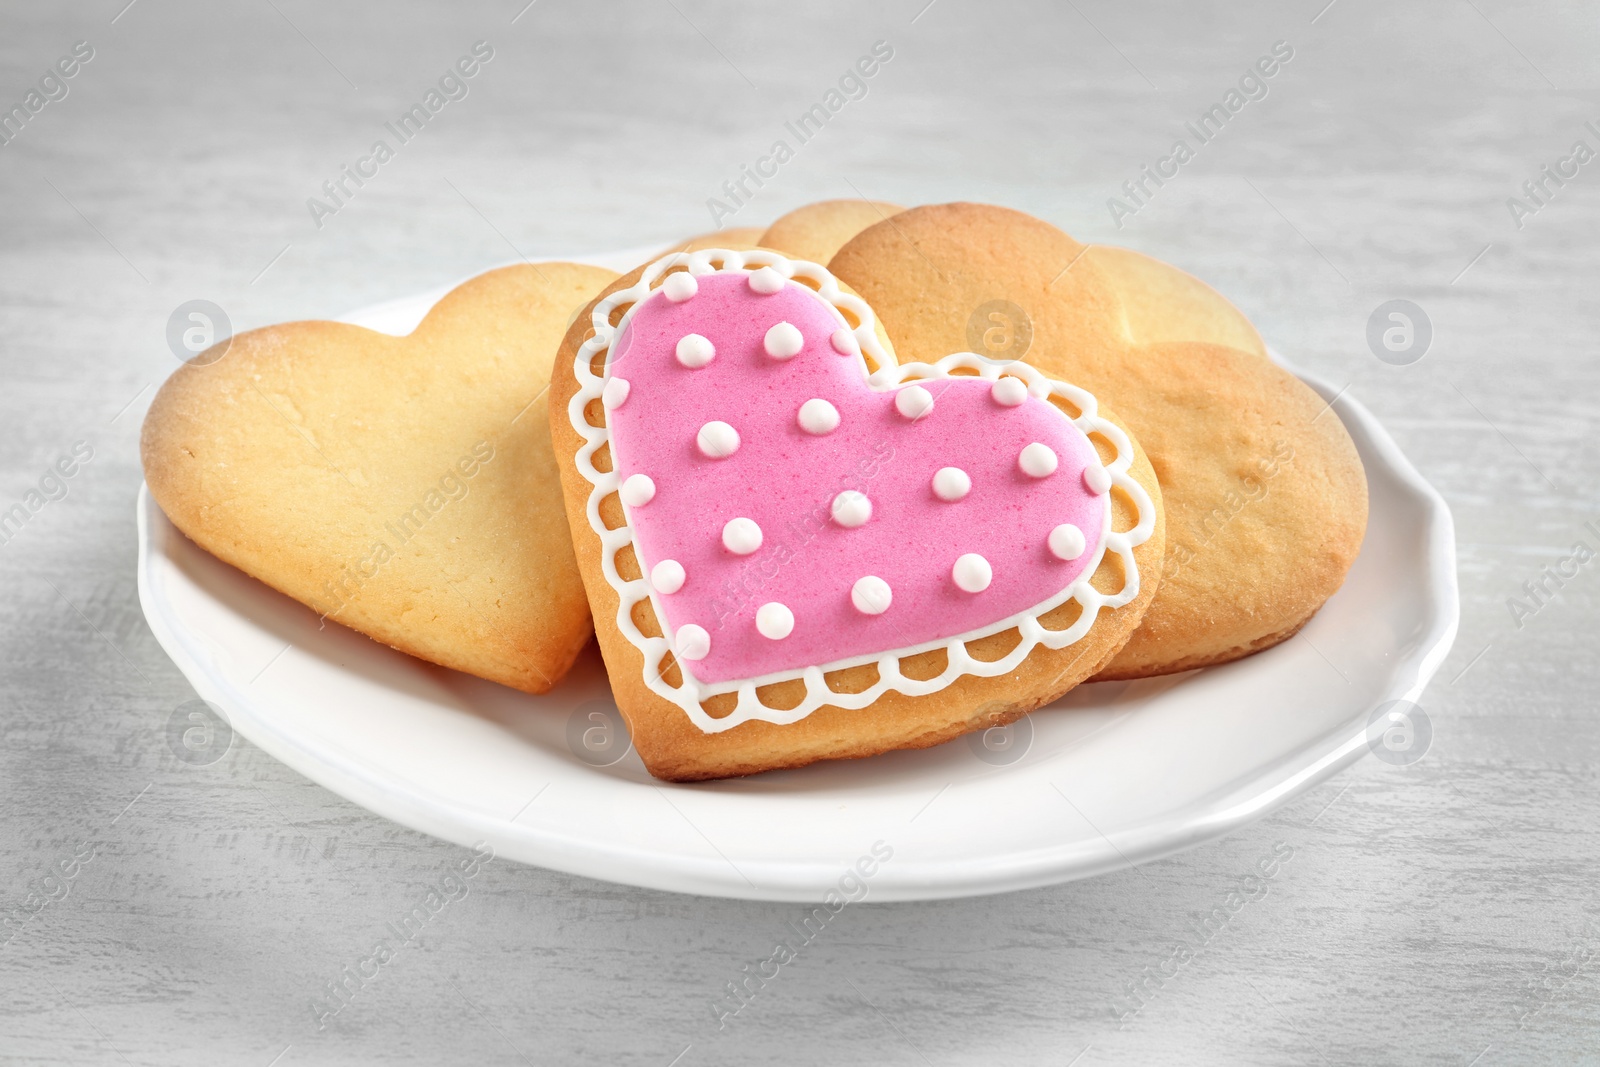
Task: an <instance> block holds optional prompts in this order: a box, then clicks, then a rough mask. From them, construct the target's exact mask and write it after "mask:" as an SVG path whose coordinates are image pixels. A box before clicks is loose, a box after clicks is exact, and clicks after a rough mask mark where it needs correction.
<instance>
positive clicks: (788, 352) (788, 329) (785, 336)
mask: <svg viewBox="0 0 1600 1067" xmlns="http://www.w3.org/2000/svg"><path fill="white" fill-rule="evenodd" d="M765 269H766V268H765V267H763V268H762V270H765ZM805 343H806V339H805V338H804V337H802V336H800V329H799V327H797V326H795V324H794V323H792V322H780V323H778V324H777V325H776V326H774V327H772V329H770V330H768V331H767V336H766V339H765V340H764V341H762V343H761V347H762V348H764V349H766V352H767V355H769V356H771V357H772V358H773V359H793V358H794V357H795V356H797V355H799V354H800V349H801V348H803V347H805Z"/></svg>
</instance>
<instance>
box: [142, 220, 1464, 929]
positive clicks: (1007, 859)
mask: <svg viewBox="0 0 1600 1067" xmlns="http://www.w3.org/2000/svg"><path fill="white" fill-rule="evenodd" d="M632 254H633V250H628V251H627V252H623V253H614V254H612V255H610V256H607V257H584V258H585V259H586V260H588V261H590V262H594V261H595V260H597V259H600V258H605V259H609V260H611V261H612V262H616V261H618V260H621V259H623V258H625V257H626V256H629V255H632ZM445 291H448V290H445ZM433 292H434V291H433V290H430V291H428V292H426V293H418V294H416V295H414V296H412V297H402V298H400V299H398V300H393V301H386V302H384V303H383V304H379V305H373V306H371V307H369V308H366V309H362V310H359V311H356V312H352V313H350V314H348V315H345V316H341V321H349V320H352V319H357V318H360V317H363V316H365V315H368V314H371V313H373V312H374V311H376V310H377V309H379V308H388V307H391V306H397V305H400V304H403V303H406V302H408V301H416V300H419V299H420V298H422V297H424V296H429V295H432V294H433ZM1268 352H1269V354H1270V355H1271V357H1272V359H1273V361H1274V362H1275V363H1277V364H1278V365H1279V366H1281V367H1283V368H1284V369H1285V370H1287V371H1289V372H1290V373H1292V374H1294V375H1296V377H1298V378H1300V379H1301V380H1302V381H1304V382H1305V383H1306V384H1307V385H1309V386H1310V387H1311V388H1312V389H1314V390H1316V391H1317V392H1318V393H1319V394H1320V395H1321V396H1322V397H1323V398H1324V399H1325V400H1327V401H1328V404H1329V407H1330V409H1331V410H1333V412H1334V413H1335V415H1336V416H1338V417H1339V418H1340V419H1341V420H1342V421H1343V422H1344V423H1345V424H1346V426H1347V427H1349V426H1351V424H1352V421H1353V422H1354V423H1355V424H1356V425H1358V426H1359V428H1360V430H1361V432H1362V434H1364V436H1365V437H1366V439H1367V440H1368V441H1369V442H1370V443H1371V446H1372V448H1373V450H1374V452H1375V453H1376V454H1377V455H1378V456H1380V457H1381V458H1382V460H1383V461H1384V463H1385V465H1386V466H1387V467H1388V469H1389V470H1390V471H1391V472H1392V473H1393V474H1394V475H1395V476H1396V477H1397V479H1398V481H1399V482H1400V483H1401V484H1402V485H1403V486H1404V487H1405V488H1406V489H1408V490H1409V491H1410V492H1411V494H1412V495H1413V496H1414V497H1415V498H1417V499H1418V500H1419V501H1420V502H1421V503H1422V504H1423V505H1424V509H1425V513H1426V537H1425V541H1424V548H1423V552H1422V554H1423V555H1424V557H1425V559H1426V561H1427V581H1426V588H1427V589H1428V592H1429V594H1430V595H1429V596H1428V599H1427V603H1426V605H1425V617H1426V619H1427V625H1426V627H1425V628H1424V630H1423V633H1422V635H1421V636H1420V637H1419V638H1418V640H1417V642H1416V645H1415V647H1414V649H1413V651H1412V652H1411V653H1410V654H1409V655H1407V656H1406V657H1404V658H1402V659H1399V660H1397V661H1396V662H1395V663H1394V665H1393V666H1392V667H1391V668H1390V669H1389V672H1388V682H1387V683H1386V685H1385V686H1384V688H1383V695H1382V698H1381V701H1380V703H1381V702H1382V701H1388V700H1408V701H1412V702H1416V701H1417V700H1418V698H1420V696H1421V695H1422V691H1423V690H1424V689H1425V688H1426V687H1427V685H1428V683H1429V681H1430V680H1431V679H1432V678H1433V676H1434V675H1435V674H1436V673H1437V672H1438V669H1439V667H1440V665H1441V664H1442V663H1443V662H1444V659H1445V657H1446V656H1447V655H1448V654H1449V652H1450V649H1451V646H1452V644H1453V642H1454V640H1455V636H1456V632H1457V629H1458V627H1459V623H1460V597H1459V590H1458V586H1457V575H1456V559H1455V524H1454V519H1453V516H1452V515H1451V512H1450V508H1449V505H1448V504H1447V503H1446V502H1445V500H1444V498H1443V497H1442V496H1441V495H1440V494H1439V492H1438V491H1437V490H1436V489H1435V488H1434V487H1433V486H1432V485H1430V484H1429V483H1428V482H1427V480H1426V479H1424V478H1423V477H1422V475H1421V473H1420V472H1419V471H1418V470H1417V469H1416V467H1415V466H1414V465H1413V464H1412V463H1411V461H1410V460H1409V459H1408V458H1407V457H1406V455H1405V454H1404V452H1402V451H1401V450H1400V447H1399V445H1398V444H1397V443H1396V442H1395V440H1394V439H1393V437H1391V436H1390V434H1389V432H1388V431H1387V430H1386V429H1385V428H1384V427H1383V425H1382V423H1380V422H1379V421H1378V419H1377V418H1376V416H1374V415H1373V414H1372V413H1371V412H1370V411H1369V410H1368V409H1367V408H1366V407H1365V406H1364V405H1363V404H1361V403H1360V402H1359V401H1358V400H1356V399H1355V398H1354V397H1352V396H1351V395H1350V393H1349V387H1348V386H1346V387H1345V388H1343V389H1339V390H1335V389H1334V388H1333V387H1332V386H1331V385H1330V384H1329V383H1328V382H1327V381H1325V380H1324V379H1322V378H1320V377H1318V376H1317V375H1314V374H1311V373H1310V372H1307V371H1304V370H1302V369H1300V368H1298V367H1296V366H1295V365H1294V364H1293V363H1291V362H1290V361H1288V360H1285V359H1283V358H1282V356H1281V355H1280V354H1279V353H1278V352H1276V351H1275V350H1273V349H1271V348H1269V349H1268ZM136 509H137V531H138V562H137V568H138V591H139V604H140V608H141V610H142V611H143V614H144V616H145V619H146V622H147V623H148V624H149V626H150V628H151V631H152V633H153V634H154V635H155V637H156V640H157V642H158V643H159V644H160V645H161V647H162V649H163V650H164V651H165V652H166V653H167V655H168V656H169V657H170V658H171V659H172V661H173V663H174V664H175V665H176V666H177V667H178V669H179V671H180V672H181V673H182V674H183V675H184V677H185V678H186V679H187V680H188V681H189V683H190V685H192V686H193V687H194V689H195V691H196V693H197V694H198V695H199V696H200V697H201V698H202V699H206V700H210V701H212V703H214V704H216V705H218V706H219V707H221V708H223V709H225V713H226V716H227V721H228V722H229V724H230V726H231V727H232V728H233V729H236V730H238V731H239V732H240V733H241V734H243V735H244V736H245V737H246V738H248V739H249V740H250V741H251V742H252V743H253V744H255V745H257V746H258V747H260V748H261V749H262V750H263V751H265V752H267V753H268V754H269V755H271V756H272V757H273V758H274V759H277V760H278V761H279V762H281V763H284V764H285V765H287V766H289V767H290V768H291V769H292V770H294V771H296V772H297V773H300V774H303V775H305V776H306V777H307V778H310V779H311V780H312V781H315V782H316V783H317V784H318V785H321V786H322V787H323V788H326V789H328V790H330V791H331V792H333V793H336V794H338V795H339V796H342V797H344V798H345V799H347V800H349V801H351V802H352V803H355V804H357V805H359V806H361V807H363V808H366V809H367V810H369V811H372V812H373V813H375V814H377V815H380V816H382V817H384V818H386V819H389V820H391V821H393V822H397V823H399V824H401V825H403V826H406V827H408V828H410V829H413V830H416V831H418V832H420V833H425V834H428V835H429V836H433V837H438V838H441V839H443V840H446V841H451V842H453V843H455V844H459V845H464V846H470V845H474V844H476V843H478V842H482V841H488V842H490V843H491V844H493V845H494V846H495V847H496V849H497V851H498V852H500V853H502V854H504V855H506V856H507V857H508V858H511V859H515V860H517V861H519V862H524V863H528V864H531V865H535V866H542V867H546V868H550V869H554V870H559V871H562V872H565V873H568V874H576V875H581V876H584V877H590V878H596V879H600V880H604V881H610V882H620V883H623V884H629V885H635V886H640V887H643V888H649V889H657V890H664V891H668V892H679V893H689V894H696V895H702V896H711V897H724V898H734V899H747V900H769V901H790V902H815V901H816V900H817V899H818V898H819V896H820V893H819V890H818V888H817V887H818V886H819V885H825V884H827V883H829V882H832V881H834V880H835V879H836V878H837V877H838V875H839V874H841V873H842V868H839V867H837V865H834V864H822V863H818V862H815V861H811V860H803V861H774V860H766V859H760V860H757V859H744V860H742V861H741V862H740V863H739V865H738V866H737V867H736V868H735V867H733V866H732V861H730V860H727V859H726V858H723V857H721V856H720V854H719V855H718V856H701V855H692V854H688V853H674V852H669V851H665V850H662V851H657V852H644V851H641V850H639V849H637V848H636V847H633V846H620V845H613V844H610V843H608V842H606V841H604V840H593V839H589V838H582V839H580V838H577V837H574V836H564V835H562V834H559V833H556V832H552V831H550V830H548V829H544V828H540V827H537V826H530V825H523V824H518V823H516V822H515V821H514V820H507V819H497V818H492V817H490V816H488V815H486V814H484V813H482V812H480V811H477V810H474V809H472V808H469V807H466V806H463V805H461V804H459V803H457V802H454V801H452V800H451V799H450V798H448V797H443V796H439V795H437V794H435V793H433V792H432V791H431V790H429V789H427V788H426V787H423V786H421V785H419V784H418V783H416V782H414V781H410V780H407V779H400V778H397V777H396V776H395V775H393V774H392V772H383V771H379V770H376V769H374V768H372V767H370V766H367V765H364V764H362V763H360V762H359V761H357V760H355V759H353V758H352V757H351V756H349V755H348V754H345V753H343V752H341V751H339V750H337V747H336V746H331V745H330V744H328V743H324V742H318V741H316V740H315V739H312V738H307V737H305V736H303V735H298V734H294V733H291V732H285V731H283V730H280V729H278V728H277V727H276V726H275V725H274V724H273V722H272V717H271V714H270V709H268V708H266V707H259V708H258V707H257V703H258V702H257V701H255V700H252V699H251V698H250V697H248V696H247V695H246V694H245V693H244V692H243V691H241V690H240V689H238V688H237V687H236V686H235V685H233V684H232V683H231V682H230V681H229V680H228V679H227V678H226V677H225V676H224V675H222V674H221V673H220V672H214V671H213V670H212V669H211V668H210V667H209V665H208V661H207V659H206V657H205V656H204V654H203V651H202V650H201V649H199V648H198V647H196V644H197V643H196V642H195V641H194V640H193V639H192V637H190V636H189V635H187V634H186V633H184V632H182V629H181V627H180V626H179V625H178V622H177V620H176V618H169V617H168V615H167V613H166V611H164V610H163V606H164V604H166V603H167V601H165V600H164V599H163V598H161V597H158V595H157V594H158V592H159V589H158V586H159V585H160V576H159V575H158V574H157V573H156V566H157V563H158V561H159V560H161V559H165V558H167V553H166V551H165V544H166V539H167V538H169V537H171V536H173V535H174V534H175V535H177V536H184V535H183V534H182V531H180V530H178V529H177V528H176V527H175V526H172V524H171V521H170V520H169V519H167V518H166V516H165V515H160V509H159V506H158V505H157V504H156V503H155V499H154V497H153V496H152V495H151V493H150V490H149V486H148V485H147V484H145V483H144V482H143V481H142V480H141V483H140V488H139V494H138V499H137V504H136ZM156 515H160V519H161V523H164V524H165V525H164V526H163V525H161V524H158V523H157V522H156V521H155V516H156ZM158 549H159V550H160V551H158ZM1352 727H1353V728H1352ZM1367 750H1368V745H1367V727H1366V724H1365V723H1364V722H1363V723H1360V724H1359V725H1355V724H1347V725H1346V727H1345V728H1338V727H1335V728H1332V729H1330V730H1328V731H1327V732H1325V733H1324V734H1323V735H1322V736H1321V737H1319V738H1317V739H1316V740H1314V741H1311V742H1308V743H1306V744H1305V745H1302V746H1301V747H1300V748H1299V749H1297V750H1295V752H1296V754H1297V756H1296V758H1294V759H1293V760H1292V763H1293V769H1292V770H1288V771H1286V772H1279V771H1273V770H1271V769H1270V768H1271V767H1272V766H1273V765H1272V764H1266V765H1264V766H1265V768H1267V769H1262V770H1256V771H1253V772H1252V773H1251V776H1249V777H1247V778H1246V779H1245V781H1244V784H1242V785H1240V786H1239V787H1238V788H1237V789H1235V790H1232V791H1231V794H1230V798H1228V799H1226V800H1224V801H1217V802H1213V803H1211V804H1207V805H1195V806H1190V807H1187V808H1184V809H1180V810H1179V812H1178V813H1176V814H1173V813H1168V814H1166V815H1165V816H1164V817H1161V818H1158V819H1152V820H1147V821H1145V822H1142V823H1139V824H1137V825H1135V826H1132V827H1127V828H1124V829H1121V830H1116V831H1113V833H1112V834H1111V835H1109V836H1108V835H1105V834H1101V833H1099V831H1098V830H1096V831H1095V832H1096V833H1097V834H1098V835H1099V839H1098V841H1094V840H1092V839H1090V840H1088V841H1087V843H1086V842H1085V840H1081V839H1080V840H1076V841H1071V842H1064V843H1062V844H1060V845H1056V846H1046V847H1042V848H1033V849H1029V850H1026V851H1019V852H1013V853H1010V854H1007V855H1005V856H1000V857H991V858H988V859H986V860H984V861H983V862H982V863H981V864H971V863H967V864H962V863H961V862H960V861H952V860H937V861H922V862H920V863H919V862H916V861H902V862H898V863H896V864H895V865H894V868H895V878H894V880H893V883H894V884H892V885H887V884H882V883H876V884H874V885H873V892H872V893H871V894H870V895H869V896H868V897H867V898H866V899H867V900H869V901H874V902H890V901H906V900H935V899H948V898H959V897H968V896H980V895H988V894H995V893H1004V892H1012V891H1017V890H1022V889H1030V888H1037V887H1040V886H1046V885H1054V884H1059V883H1062V882H1067V881H1074V880H1077V879H1080V878H1088V877H1094V876H1097V875H1100V874H1105V873H1109V872H1111V871H1115V870H1120V869H1123V868H1126V867H1130V866H1137V865H1139V864H1142V863H1147V862H1150V861H1153V860H1156V859H1161V858H1163V857H1166V856H1169V855H1173V854H1175V853H1177V852H1180V851H1184V850H1186V849H1188V848H1191V847H1194V846H1195V845H1198V844H1201V843H1203V842H1205V841H1209V840H1214V839H1216V838H1218V837H1221V836H1224V835H1226V834H1227V833H1229V832H1231V831H1233V830H1235V829H1238V828H1240V827H1242V826H1244V825H1246V824H1248V823H1249V822H1251V821H1253V820H1254V819H1256V818H1258V817H1260V816H1261V815H1264V814H1266V813H1267V812H1268V811H1271V810H1273V809H1275V808H1278V807H1281V806H1283V805H1285V804H1287V803H1289V802H1291V801H1292V800H1294V799H1296V798H1297V797H1299V796H1301V795H1303V794H1305V793H1306V792H1308V791H1309V790H1311V789H1312V788H1314V787H1315V786H1317V785H1319V784H1320V783H1322V782H1323V781H1326V780H1327V779H1328V778H1330V777H1332V776H1333V775H1334V774H1336V773H1338V772H1339V771H1341V770H1343V769H1345V768H1346V767H1348V766H1350V765H1351V764H1352V763H1354V762H1355V761H1356V760H1358V759H1360V758H1361V756H1362V755H1363V754H1364V753H1365V752H1366V751H1367ZM1300 753H1303V755H1299V754H1300ZM1279 762H1280V763H1281V762H1282V761H1279ZM651 784H652V785H654V786H655V787H656V788H657V789H674V790H676V789H684V790H693V789H694V788H695V787H694V786H693V785H689V786H682V785H674V784H672V783H667V782H652V783H651ZM1241 790H1242V791H1245V792H1246V794H1247V795H1245V796H1244V797H1242V798H1238V797H1237V794H1238V792H1240V791H1241ZM702 795H705V794H702ZM735 873H737V874H738V875H739V877H730V875H733V874H735ZM742 883H749V884H742Z"/></svg>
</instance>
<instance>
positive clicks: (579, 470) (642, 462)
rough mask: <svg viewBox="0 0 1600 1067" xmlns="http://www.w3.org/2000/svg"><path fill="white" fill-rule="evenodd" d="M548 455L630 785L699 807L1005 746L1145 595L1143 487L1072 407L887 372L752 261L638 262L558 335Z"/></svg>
mask: <svg viewBox="0 0 1600 1067" xmlns="http://www.w3.org/2000/svg"><path fill="white" fill-rule="evenodd" d="M558 364H559V365H560V366H562V367H563V368H567V367H570V376H569V375H568V374H565V373H558V374H557V375H556V377H555V379H554V380H553V383H552V389H551V397H550V403H551V411H552V416H551V430H552V434H553V435H554V442H555V447H556V452H557V456H558V458H559V459H560V461H561V463H562V472H563V486H564V488H565V491H566V499H567V507H568V514H569V517H570V519H571V525H572V531H573V538H574V542H575V544H576V547H577V554H578V560H579V565H580V568H581V569H582V571H583V573H584V579H585V585H586V587H587V589H588V591H589V596H590V603H591V607H592V609H593V612H594V616H595V619H596V630H597V633H598V635H599V637H600V644H601V651H602V653H603V654H604V656H605V659H606V663H607V667H608V669H609V671H610V675H611V681H612V687H613V691H614V692H615V694H616V696H617V701H618V706H619V708H620V709H621V710H622V712H623V714H624V716H625V717H626V718H627V720H628V723H629V725H630V727H631V729H632V731H633V739H634V744H635V746H636V747H637V749H638V750H639V752H640V755H641V756H642V757H643V758H644V761H645V763H646V765H647V766H648V767H649V769H650V771H651V773H653V774H655V775H657V776H658V777H663V778H670V779H675V780H689V779H698V778H711V777H725V776H728V775H734V774H748V773H752V772H754V771H760V770H767V769H771V768H775V767H789V766H798V765H801V764H805V763H809V762H812V761H814V760H818V759H827V758H839V757H848V756H864V755H871V754H873V753H876V752H881V751H885V750H887V749H891V748H905V747H922V746H926V745H930V744H936V743H938V742H940V741H944V740H947V739H949V738H951V737H954V736H956V735H957V734H960V733H963V732H966V731H967V730H970V729H974V728H977V727H982V726H992V725H997V724H1000V723H1003V722H1008V721H1010V720H1011V719H1013V718H1016V717H1017V716H1019V715H1021V714H1024V713H1026V712H1027V711H1029V710H1031V709H1032V708H1035V707H1038V706H1040V705H1041V704H1044V703H1047V702H1048V701H1050V700H1052V699H1054V698H1055V697H1057V696H1059V695H1060V694H1061V693H1063V692H1065V691H1066V690H1068V689H1070V688H1071V687H1072V686H1073V685H1075V684H1077V682H1078V681H1080V680H1082V679H1083V678H1085V677H1087V676H1088V675H1089V674H1091V673H1092V672H1093V671H1094V670H1096V669H1097V668H1098V667H1099V666H1101V665H1102V664H1103V663H1104V662H1105V661H1106V660H1107V659H1108V658H1109V657H1110V656H1111V655H1112V654H1113V653H1114V652H1115V651H1116V649H1117V648H1118V647H1120V645H1121V644H1122V642H1123V641H1124V640H1125V639H1126V637H1127V635H1128V634H1129V633H1130V632H1131V631H1132V628H1133V626H1134V625H1135V624H1136V623H1137V621H1138V618H1139V616H1140V614H1141V613H1142V610H1143V606H1144V605H1145V604H1147V603H1148V602H1149V600H1150V598H1151V596H1152V594H1153V591H1154V590H1153V585H1152V582H1153V581H1154V580H1155V578H1156V575H1157V573H1158V570H1157V568H1156V567H1155V566H1154V565H1155V564H1156V563H1157V561H1158V560H1159V552H1160V544H1161V514H1160V508H1159V494H1158V491H1157V489H1156V485H1155V480H1154V477H1153V472H1151V471H1150V469H1149V468H1148V466H1147V465H1146V463H1145V461H1144V459H1143V457H1142V455H1141V454H1140V453H1139V451H1138V449H1137V446H1136V445H1135V443H1134V442H1133V441H1132V439H1131V438H1130V437H1129V436H1128V435H1127V433H1126V432H1125V430H1124V429H1123V428H1122V427H1121V426H1120V425H1119V424H1118V423H1116V422H1115V421H1114V420H1113V419H1111V418H1110V417H1109V416H1108V415H1107V414H1106V413H1105V412H1104V411H1102V410H1101V409H1100V408H1099V405H1098V404H1097V402H1096V400H1095V398H1094V397H1093V396H1091V395H1089V394H1088V393H1086V392H1084V391H1082V390H1079V389H1076V388H1074V387H1072V386H1070V385H1066V384H1063V383H1060V382H1054V381H1051V380H1050V379H1048V378H1046V377H1045V376H1044V375H1043V374H1041V373H1039V372H1038V371H1037V370H1035V369H1033V368H1032V367H1029V366H1026V365H1024V364H1019V363H1010V364H1002V363H997V362H994V361H990V360H986V359H983V358H982V357H979V356H975V355H972V354H970V353H957V354H954V355H949V356H947V357H945V358H943V359H940V360H938V361H937V362H934V363H928V364H914V365H907V366H899V365H896V364H895V363H894V361H893V359H892V357H891V356H890V355H889V353H888V350H887V349H886V348H885V347H884V346H883V345H881V344H880V343H879V339H878V335H877V333H876V326H875V322H874V320H873V315H872V312H871V310H870V308H869V307H868V306H867V304H866V303H865V302H864V301H862V300H860V299H859V298H858V297H855V296H853V295H852V294H850V293H848V292H846V291H844V290H843V289H842V288H841V287H840V285H839V284H838V282H837V281H836V280H835V279H834V278H833V277H832V276H831V275H829V274H828V273H827V271H826V270H825V269H823V268H821V267H819V266H817V265H816V264H813V263H807V262H804V261H797V260H790V259H788V258H786V257H784V256H782V255H779V254H777V253H774V252H771V251H767V250H754V251H745V252H740V251H732V250H711V251H702V252H696V253H693V254H678V255H672V256H668V257H665V258H663V259H661V260H658V261H657V262H655V263H653V264H651V265H650V266H648V267H646V268H644V269H642V270H641V271H640V272H636V274H635V275H632V276H630V277H628V278H625V279H622V280H621V281H619V282H617V283H615V284H614V285H613V286H612V287H611V289H609V290H608V291H607V293H606V294H605V295H604V296H603V297H602V298H601V299H600V300H598V301H597V302H596V303H595V305H594V306H593V307H592V309H591V311H590V314H589V315H588V316H587V317H586V321H580V322H579V323H577V324H575V325H574V327H573V329H572V330H571V331H569V333H568V336H567V340H566V342H565V343H564V345H563V349H562V354H561V356H560V357H558Z"/></svg>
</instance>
